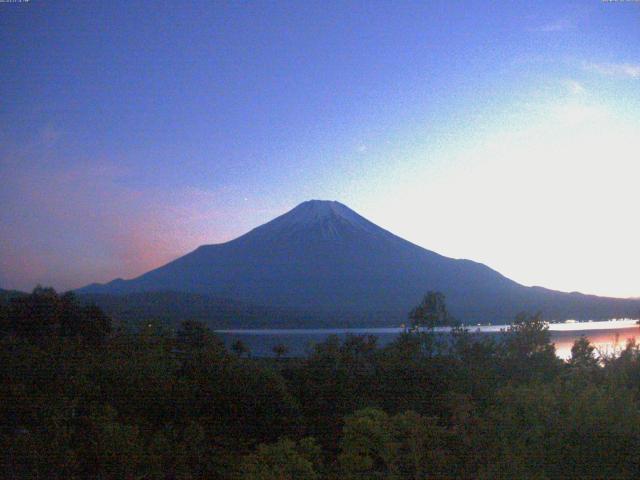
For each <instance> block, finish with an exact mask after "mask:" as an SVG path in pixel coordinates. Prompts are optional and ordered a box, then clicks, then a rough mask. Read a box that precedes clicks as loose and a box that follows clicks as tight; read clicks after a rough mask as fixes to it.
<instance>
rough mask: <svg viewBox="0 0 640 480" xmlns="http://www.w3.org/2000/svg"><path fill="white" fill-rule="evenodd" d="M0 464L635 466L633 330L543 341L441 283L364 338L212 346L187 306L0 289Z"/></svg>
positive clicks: (637, 396)
mask: <svg viewBox="0 0 640 480" xmlns="http://www.w3.org/2000/svg"><path fill="white" fill-rule="evenodd" d="M0 314H1V315H0V318H1V332H2V338H1V340H0V342H1V343H2V346H1V348H0V357H1V358H0V369H1V370H2V379H3V381H2V386H1V390H0V426H1V430H0V447H1V448H0V471H2V472H3V477H4V478H9V479H33V478H42V479H84V478H101V479H134V478H135V479H142V478H144V479H166V480H169V479H178V478H179V479H196V478H197V479H201V478H215V479H244V480H258V479H260V480H267V479H273V480H276V479H278V480H289V479H290V480H294V479H295V480H301V479H309V480H311V479H317V480H320V479H363V478H368V479H375V478H380V479H382V478H384V479H407V478H411V479H425V478H456V479H457V478H463V479H464V478H468V479H478V478H480V479H495V478H505V479H506V478H509V479H511V478H576V479H578V478H580V479H584V478H637V477H638V474H639V467H640V348H638V346H636V345H635V344H628V345H627V346H626V348H625V349H624V350H622V351H620V352H618V355H612V356H609V357H597V356H596V352H595V351H594V348H593V347H592V346H591V345H589V343H588V341H586V340H585V339H583V340H580V341H578V342H576V344H575V345H574V348H573V350H572V353H573V355H572V358H571V359H570V360H569V361H568V362H564V361H562V360H560V359H558V358H557V357H556V355H555V350H554V346H553V344H551V343H550V340H549V333H548V331H547V324H546V323H545V322H544V321H543V319H542V318H541V317H540V316H539V315H525V314H523V315H520V316H518V317H517V318H516V319H514V320H513V322H512V324H511V326H510V327H509V329H508V331H506V332H505V333H504V334H503V335H502V336H501V337H500V338H498V339H494V338H486V337H483V338H482V339H480V338H476V337H474V336H473V334H471V333H469V332H467V331H465V330H464V329H461V328H455V329H454V331H453V333H452V336H451V338H450V339H449V340H448V341H446V342H443V341H440V340H439V337H436V336H434V335H433V333H432V332H431V327H433V326H438V325H442V324H443V323H446V324H452V323H455V322H454V321H453V319H452V318H451V316H450V315H449V313H448V310H447V308H446V304H445V303H444V298H442V297H440V296H438V295H437V294H436V293H435V292H431V293H430V294H428V295H427V296H426V297H425V299H424V300H423V302H421V304H420V305H418V306H417V307H416V308H415V309H414V310H413V311H412V312H411V314H410V317H411V321H412V322H413V323H414V325H416V326H420V327H422V328H421V329H416V330H415V331H413V330H411V331H408V332H407V333H405V334H403V335H401V336H400V337H399V338H398V339H397V340H396V341H395V342H394V343H392V344H390V345H388V346H385V347H384V348H381V347H379V346H378V345H377V342H376V338H375V337H371V336H363V337H360V336H353V337H349V338H347V339H346V340H344V341H340V340H339V339H338V338H337V337H331V338H329V339H328V340H327V341H326V342H323V343H321V344H318V345H316V346H315V349H314V351H313V352H311V353H310V355H309V356H307V357H306V358H286V357H285V356H282V355H279V356H278V357H277V358H271V359H258V358H252V357H251V354H250V352H248V351H246V349H242V348H240V347H241V346H238V348H237V349H236V348H235V347H234V351H232V352H229V351H227V350H226V348H225V347H224V345H223V344H222V342H221V341H220V340H219V339H218V338H217V337H216V335H214V334H213V333H211V331H210V330H209V329H208V328H207V327H206V326H204V325H203V324H201V323H199V322H195V321H186V322H183V323H182V324H181V326H180V327H179V328H178V329H176V330H174V331H169V330H164V329H163V328H161V327H159V326H158V325H156V324H153V323H150V324H145V325H144V326H142V327H141V328H139V329H136V330H128V329H127V328H125V327H124V326H122V325H114V324H113V323H112V322H111V321H110V318H109V317H108V316H106V315H105V314H104V313H103V312H102V311H101V310H100V309H99V308H97V307H95V306H86V305H83V304H81V303H79V302H78V301H77V299H76V298H75V297H74V296H73V295H72V294H62V295H61V294H58V293H56V292H55V291H53V290H52V289H43V288H38V289H36V290H34V291H33V292H32V293H31V294H29V295H26V296H21V297H13V298H9V299H4V300H3V301H2V302H1V303H0Z"/></svg>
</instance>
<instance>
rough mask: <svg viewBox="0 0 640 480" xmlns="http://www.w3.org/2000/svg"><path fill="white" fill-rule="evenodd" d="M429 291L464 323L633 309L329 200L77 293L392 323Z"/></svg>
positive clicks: (619, 313)
mask: <svg viewBox="0 0 640 480" xmlns="http://www.w3.org/2000/svg"><path fill="white" fill-rule="evenodd" d="M429 290H438V291H441V292H443V293H444V294H445V295H446V299H447V304H448V306H449V308H450V310H451V312H452V314H453V315H454V316H456V317H457V318H458V319H459V320H461V321H463V322H466V323H468V322H474V323H475V322H503V321H508V320H510V319H512V318H513V317H514V316H515V315H516V314H517V313H519V312H521V311H528V312H536V311H541V312H542V313H543V315H544V316H545V318H547V319H549V320H561V319H567V318H575V319H599V318H611V317H625V316H632V315H636V314H637V313H638V311H640V300H632V299H616V298H606V297H597V296H593V295H583V294H580V293H575V292H574V293H564V292H558V291H553V290H548V289H544V288H541V287H526V286H523V285H521V284H518V283H516V282H514V281H512V280H510V279H508V278H506V277H505V276H503V275H501V274H500V273H498V272H496V271H495V270H492V269H491V268H489V267H487V266H486V265H483V264H480V263H476V262H473V261H470V260H459V259H452V258H448V257H445V256H442V255H439V254H437V253H435V252H432V251H429V250H426V249H424V248H422V247H420V246H418V245H415V244H413V243H411V242H409V241H407V240H404V239H402V238H400V237H398V236H396V235H394V234H392V233H391V232H389V231H387V230H384V229H383V228H380V227H378V226H377V225H375V224H373V223H372V222H370V221H368V220H367V219H365V218H364V217H362V216H360V215H358V214H357V213H356V212H354V211H353V210H351V209H350V208H348V207H347V206H345V205H343V204H341V203H339V202H334V201H320V200H311V201H307V202H304V203H302V204H300V205H298V206H297V207H295V208H294V209H293V210H291V211H289V212H287V213H285V214H284V215H281V216H279V217H277V218H275V219H274V220H272V221H270V222H268V223H266V224H264V225H261V226H259V227H257V228H255V229H253V230H251V231H250V232H248V233H246V234H244V235H242V236H240V237H238V238H236V239H235V240H232V241H229V242H226V243H222V244H216V245H203V246H201V247H198V248H197V249H196V250H194V251H193V252H191V253H188V254H187V255H184V256H183V257H180V258H178V259H176V260H174V261H172V262H170V263H168V264H166V265H164V266H161V267H159V268H157V269H155V270H152V271H150V272H148V273H145V274H143V275H141V276H139V277H137V278H134V279H131V280H122V279H117V280H114V281H112V282H109V283H107V284H92V285H89V286H86V287H84V288H82V289H80V290H78V293H81V294H91V295H96V294H109V295H111V296H113V295H124V294H127V295H128V296H129V297H131V295H132V294H138V295H139V294H143V293H145V294H148V293H149V292H181V293H184V294H189V295H194V294H197V295H200V296H207V297H209V298H225V299H232V300H233V301H235V302H243V303H246V304H249V305H259V306H261V307H268V308H273V309H284V310H286V311H289V312H291V311H305V312H314V318H316V319H318V318H332V319H333V321H332V322H331V323H332V324H340V322H339V319H340V317H341V316H343V315H344V316H345V318H347V317H349V318H354V316H355V317H358V316H360V317H361V318H363V319H364V318H367V316H369V317H371V315H374V314H375V315H377V318H378V320H376V321H375V323H376V324H377V325H381V324H383V325H397V323H399V322H401V321H403V320H404V319H406V315H407V312H408V311H409V310H410V309H411V308H412V307H413V306H414V305H416V304H417V303H418V302H419V301H420V299H421V297H422V295H423V294H424V293H425V292H427V291H429ZM371 318H372V317H371ZM380 319H383V320H380ZM317 322H320V321H317ZM322 323H323V324H324V322H322ZM360 323H362V322H360ZM365 323H366V322H365ZM306 326H308V325H306ZM367 326H371V325H367Z"/></svg>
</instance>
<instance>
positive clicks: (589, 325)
mask: <svg viewBox="0 0 640 480" xmlns="http://www.w3.org/2000/svg"><path fill="white" fill-rule="evenodd" d="M467 328H468V329H469V331H470V332H471V333H480V334H488V335H490V334H498V333H500V331H501V330H503V329H506V328H507V326H506V325H493V326H478V327H475V326H473V327H472V326H469V327H467ZM447 330H448V329H445V328H440V329H436V331H440V332H446V331H447ZM402 331H403V330H402V329H401V328H331V329H329V328H327V329H322V328H317V329H257V330H250V329H240V330H218V331H217V333H218V334H219V335H220V336H221V337H222V339H223V340H224V342H225V344H226V345H227V346H230V345H231V344H232V343H233V342H234V341H236V340H242V341H243V342H244V343H245V344H246V345H247V346H248V347H249V349H250V351H251V354H252V355H253V356H257V357H269V356H273V355H274V354H273V347H274V346H275V345H279V344H282V345H285V346H286V347H287V349H288V353H287V356H303V355H306V354H308V353H310V352H311V351H312V349H313V344H315V343H319V342H323V341H325V340H326V339H327V337H329V336H330V335H337V336H339V337H340V338H345V337H346V336H347V335H374V336H376V337H378V344H379V345H381V346H382V345H386V344H388V343H390V342H392V341H393V340H395V339H396V338H397V337H398V335H399V334H400V333H401V332H402ZM549 332H550V333H551V341H552V342H553V343H554V344H555V346H556V353H557V354H558V357H560V358H563V359H567V358H570V357H571V346H572V345H573V342H575V341H576V340H577V339H578V338H580V336H582V335H584V336H585V337H587V338H588V339H589V341H590V342H591V343H592V344H593V345H594V346H595V347H596V349H597V351H598V352H600V353H601V354H605V355H607V354H612V353H616V352H619V351H620V350H622V349H623V348H624V347H625V345H626V343H627V340H628V339H632V338H633V339H637V340H638V341H639V342H640V328H639V327H638V325H636V323H635V320H611V321H606V322H579V323H559V324H550V325H549Z"/></svg>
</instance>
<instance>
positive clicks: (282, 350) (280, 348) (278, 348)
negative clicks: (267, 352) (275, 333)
mask: <svg viewBox="0 0 640 480" xmlns="http://www.w3.org/2000/svg"><path fill="white" fill-rule="evenodd" d="M272 350H273V353H275V355H276V358H277V359H280V358H282V357H283V356H284V355H286V354H287V353H289V347H287V346H286V345H285V344H284V343H279V344H277V345H274V346H273V349H272Z"/></svg>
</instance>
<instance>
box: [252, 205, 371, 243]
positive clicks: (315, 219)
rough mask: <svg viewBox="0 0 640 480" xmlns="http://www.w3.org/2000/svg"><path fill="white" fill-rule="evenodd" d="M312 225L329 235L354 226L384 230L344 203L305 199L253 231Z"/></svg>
mask: <svg viewBox="0 0 640 480" xmlns="http://www.w3.org/2000/svg"><path fill="white" fill-rule="evenodd" d="M313 227H321V228H322V229H323V230H324V231H325V233H331V236H333V235H335V234H336V233H337V231H336V228H339V229H341V228H345V227H348V228H351V229H353V228H356V229H358V230H364V231H366V232H369V233H381V232H384V230H382V229H381V228H380V227H378V226H376V225H374V224H373V223H371V222H370V221H369V220H367V219H366V218H364V217H362V216H360V215H358V214H357V213H356V212H354V211H353V210H351V209H350V208H349V207H347V206H346V205H344V204H342V203H340V202H337V201H334V200H307V201H306V202H302V203H301V204H299V205H298V206H296V207H294V208H293V209H291V210H289V211H288V212H287V213H285V214H283V215H280V216H279V217H277V218H276V219H274V220H272V221H271V222H269V223H266V224H264V225H262V226H260V227H258V228H257V229H255V230H253V232H256V233H257V231H260V233H262V234H264V233H267V232H269V233H271V234H275V233H276V232H280V233H282V232H286V233H292V232H296V231H301V230H308V229H309V228H313Z"/></svg>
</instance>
